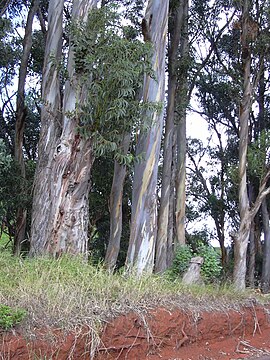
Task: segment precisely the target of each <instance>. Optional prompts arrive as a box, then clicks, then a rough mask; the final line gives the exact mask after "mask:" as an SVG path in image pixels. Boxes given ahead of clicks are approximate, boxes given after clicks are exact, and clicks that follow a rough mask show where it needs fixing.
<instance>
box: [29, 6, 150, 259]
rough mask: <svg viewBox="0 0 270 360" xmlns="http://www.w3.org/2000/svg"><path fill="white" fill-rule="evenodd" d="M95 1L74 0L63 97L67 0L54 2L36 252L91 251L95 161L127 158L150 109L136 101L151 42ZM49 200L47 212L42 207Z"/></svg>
mask: <svg viewBox="0 0 270 360" xmlns="http://www.w3.org/2000/svg"><path fill="white" fill-rule="evenodd" d="M96 5H97V2H96V1H74V3H73V10H72V21H71V26H70V39H69V53H68V64H67V74H66V76H67V78H66V82H65V86H64V97H63V103H61V97H60V94H61V93H60V78H59V77H60V74H59V63H60V57H61V49H62V44H61V42H62V17H63V15H62V14H63V4H61V3H57V4H56V3H54V2H52V3H50V8H49V13H50V16H49V26H48V35H47V49H46V54H48V55H49V54H50V53H52V55H50V56H45V57H46V59H48V62H47V63H46V65H45V67H44V79H43V96H44V97H45V100H43V101H44V105H43V110H42V111H43V117H42V124H43V126H42V129H41V137H40V150H39V152H40V159H39V163H38V168H37V172H36V185H35V193H34V205H33V216H32V238H31V254H32V255H35V254H44V253H51V254H53V255H54V256H59V255H61V254H62V253H65V252H69V253H72V254H77V253H82V254H85V255H87V252H88V225H89V204H88V196H89V191H90V187H91V184H90V180H91V169H92V165H93V162H94V160H95V158H96V157H99V156H103V155H104V154H106V153H107V152H109V153H111V154H114V156H115V158H116V159H117V160H118V161H120V162H121V161H126V158H125V157H124V158H123V154H122V153H121V151H120V150H119V147H120V142H121V140H122V136H123V134H124V133H125V132H131V129H132V128H133V127H134V126H135V127H136V126H137V124H138V121H139V120H138V119H139V118H140V113H141V111H143V110H144V109H145V108H146V109H149V106H148V105H146V104H141V103H140V102H138V101H136V100H134V94H135V93H136V88H138V86H139V84H141V74H142V73H144V72H148V71H150V66H149V65H150V63H149V61H148V60H147V56H148V55H147V52H148V50H147V48H148V47H147V46H145V45H144V44H142V43H141V42H139V41H138V40H136V39H133V38H132V39H129V38H127V36H125V35H126V31H127V30H128V28H127V27H126V26H124V27H123V26H122V24H121V18H120V14H119V12H118V11H117V10H110V7H109V8H107V7H105V6H104V7H102V8H101V9H96ZM56 15H57V16H56ZM112 59H114V61H113V62H112ZM148 64H149V65H148ZM147 68H148V69H147ZM63 70H64V69H62V73H61V74H62V76H65V71H63ZM127 119H128V120H129V121H128V122H127ZM44 204H47V211H43V213H42V211H41V207H42V208H44ZM40 223H42V226H40Z"/></svg>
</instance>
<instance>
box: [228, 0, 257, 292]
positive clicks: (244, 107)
mask: <svg viewBox="0 0 270 360" xmlns="http://www.w3.org/2000/svg"><path fill="white" fill-rule="evenodd" d="M249 11H250V1H249V0H245V2H244V5H243V14H242V19H243V20H242V21H243V23H242V37H241V39H242V64H243V97H242V100H241V105H240V116H239V122H240V134H239V135H240V144H239V181H240V184H239V212H240V229H239V231H238V234H237V236H236V238H235V246H234V251H235V262H234V271H233V279H234V284H235V286H236V287H237V288H238V289H240V290H241V289H244V288H245V286H246V285H245V276H246V255H247V245H248V240H249V234H250V225H251V221H250V217H249V200H248V192H247V148H248V126H249V113H250V110H251V91H252V90H251V75H250V69H251V53H250V47H249V43H248V19H249Z"/></svg>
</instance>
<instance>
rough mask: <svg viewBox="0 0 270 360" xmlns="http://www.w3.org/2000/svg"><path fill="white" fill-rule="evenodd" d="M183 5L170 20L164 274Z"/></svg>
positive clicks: (160, 243) (160, 244) (161, 221)
mask: <svg viewBox="0 0 270 360" xmlns="http://www.w3.org/2000/svg"><path fill="white" fill-rule="evenodd" d="M183 7H184V6H183V1H180V2H179V3H178V5H177V6H176V7H175V8H173V9H171V14H170V17H169V54H168V68H169V81H168V100H167V101H168V104H167V116H166V123H165V137H164V158H163V168H162V184H161V186H162V187H161V198H160V207H159V214H158V232H157V245H156V263H155V271H156V272H163V271H164V270H166V268H167V241H168V223H169V208H170V194H171V189H170V187H171V173H172V145H173V132H174V112H175V93H176V86H177V64H178V53H179V43H180V38H181V29H182V28H183V19H184V8H183Z"/></svg>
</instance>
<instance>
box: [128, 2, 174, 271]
mask: <svg viewBox="0 0 270 360" xmlns="http://www.w3.org/2000/svg"><path fill="white" fill-rule="evenodd" d="M168 10H169V1H168V0H164V1H162V2H161V1H157V0H149V1H148V4H147V8H146V13H145V17H144V19H143V22H142V30H143V35H144V39H145V41H146V42H149V43H150V44H152V46H153V56H152V66H153V72H154V76H152V77H151V76H149V75H146V76H145V79H144V88H143V101H146V102H149V101H150V102H155V103H160V104H161V106H162V109H161V110H160V111H159V112H158V111H156V112H155V113H154V114H153V115H152V119H151V120H152V123H151V125H150V127H149V128H148V129H146V130H144V131H143V129H141V131H140V134H139V138H138V144H137V150H136V151H137V154H143V157H144V159H143V160H141V161H140V162H139V163H137V164H136V165H135V169H134V181H133V193H132V215H131V229H130V242H129V248H128V253H127V259H126V265H127V267H128V268H133V269H134V271H135V273H136V274H137V275H141V274H142V273H143V272H144V271H150V272H151V271H152V270H153V267H154V255H155V246H156V235H157V194H156V191H157V175H158V162H159V154H160V144H161V136H162V129H163V102H164V96H165V53H166V35H167V24H168ZM146 117H147V114H146Z"/></svg>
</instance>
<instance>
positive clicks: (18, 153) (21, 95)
mask: <svg viewBox="0 0 270 360" xmlns="http://www.w3.org/2000/svg"><path fill="white" fill-rule="evenodd" d="M38 5H39V1H38V0H35V1H33V2H32V3H31V5H30V9H29V12H28V16H27V21H26V26H25V35H24V39H23V54H22V59H21V64H20V69H19V83H18V92H17V103H16V124H15V146H14V149H15V154H14V155H15V160H16V162H17V164H18V165H19V169H20V175H21V177H22V191H23V190H24V189H23V187H24V180H25V163H24V157H23V139H24V128H25V119H26V114H27V109H26V105H25V90H24V89H25V82H26V75H27V67H28V61H29V57H30V52H31V47H32V26H33V20H34V16H35V14H36V12H37V9H38ZM26 216H27V210H26V209H25V208H24V207H21V206H20V207H19V208H18V210H17V215H16V228H15V236H14V246H13V253H14V254H15V255H19V254H20V251H21V244H22V242H23V240H24V238H25V229H26Z"/></svg>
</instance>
